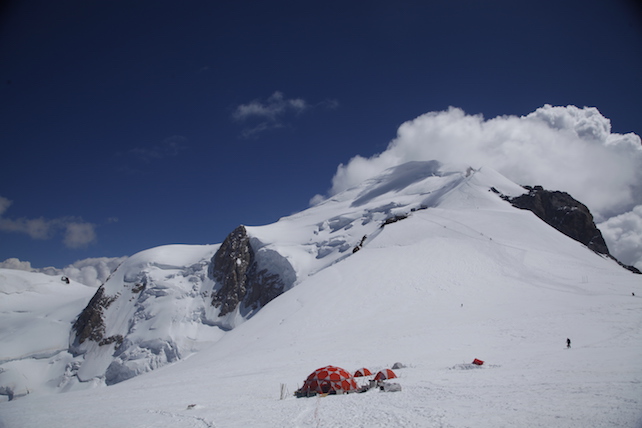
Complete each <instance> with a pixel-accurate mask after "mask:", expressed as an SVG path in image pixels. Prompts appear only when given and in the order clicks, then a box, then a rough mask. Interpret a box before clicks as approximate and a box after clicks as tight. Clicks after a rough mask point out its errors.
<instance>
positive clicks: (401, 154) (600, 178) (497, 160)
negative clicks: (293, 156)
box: [317, 105, 642, 268]
mask: <svg viewBox="0 0 642 428" xmlns="http://www.w3.org/2000/svg"><path fill="white" fill-rule="evenodd" d="M432 159H437V160H439V161H441V162H444V163H466V164H468V165H471V166H473V167H474V168H479V167H483V166H488V167H491V168H493V169H495V170H497V171H499V172H500V173H501V174H503V175H505V176H506V177H508V178H509V179H511V180H513V181H515V182H516V183H519V184H529V185H536V184H539V185H542V186H544V187H545V188H547V189H550V190H562V191H565V192H568V193H570V194H571V195H572V196H573V197H575V198H576V199H578V200H580V201H581V202H583V203H584V204H586V205H587V206H588V207H589V209H590V210H591V212H592V213H593V215H594V216H595V220H596V222H597V223H601V225H600V226H601V227H602V230H603V231H604V232H605V237H606V238H607V242H608V244H609V247H610V248H611V250H612V252H614V255H615V256H616V257H618V258H619V257H621V258H622V259H627V258H635V257H633V255H632V254H630V253H627V254H622V253H620V254H618V252H620V251H624V248H625V247H626V248H628V247H627V246H623V245H622V243H620V242H617V239H619V238H618V236H620V237H621V236H628V237H629V238H627V239H630V235H629V233H632V234H634V235H635V236H638V237H639V233H640V232H641V231H640V230H637V231H635V230H629V229H627V225H633V224H635V222H632V221H619V222H617V225H618V228H619V229H618V230H620V229H621V230H620V232H618V233H615V232H614V233H611V232H609V230H608V229H609V228H610V227H611V226H612V225H613V224H615V223H616V222H615V221H612V222H608V221H607V220H608V219H611V218H614V217H616V216H622V215H625V216H624V217H623V218H626V219H629V218H631V217H635V213H636V212H638V211H639V210H640V209H642V208H638V209H637V210H635V207H636V206H642V145H641V142H640V137H639V136H638V135H636V134H633V133H628V134H617V133H613V132H611V122H610V120H609V119H608V118H606V117H604V116H603V115H602V114H601V113H600V112H599V111H598V109H596V108H594V107H584V108H578V107H575V106H567V107H554V106H551V105H545V106H543V107H541V108H539V109H537V110H536V111H534V112H533V113H530V114H528V115H526V116H521V117H518V116H500V117H496V118H494V119H485V118H484V117H483V116H482V115H480V114H477V115H469V114H466V113H465V112H464V111H463V110H461V109H459V108H454V107H451V108H449V109H448V110H446V111H439V112H430V113H426V114H424V115H422V116H419V117H417V118H416V119H414V120H410V121H408V122H405V123H404V124H402V125H401V126H400V127H399V129H398V131H397V137H396V138H395V139H394V140H392V141H391V142H390V144H389V145H388V148H387V149H386V150H385V151H383V152H382V153H379V154H376V155H374V156H372V157H370V158H364V157H361V156H356V157H354V158H352V159H351V160H350V161H349V162H348V163H347V164H345V165H344V164H341V165H339V167H338V169H337V172H336V174H335V176H334V178H333V180H332V189H331V190H330V193H331V194H336V193H338V192H340V191H342V190H345V189H348V188H350V187H352V186H355V185H357V184H358V183H360V182H362V181H363V180H365V179H367V178H370V177H372V176H374V175H377V174H379V173H380V172H382V171H383V170H385V169H387V168H389V167H392V166H395V165H399V164H401V163H404V162H408V161H411V160H432ZM317 200H318V198H317ZM634 210H635V211H634ZM624 255H625V256H626V257H623V256H624ZM634 261H635V264H636V266H637V267H638V268H642V260H641V259H640V258H639V257H638V258H635V260H634Z"/></svg>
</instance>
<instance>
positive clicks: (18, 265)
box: [0, 257, 33, 272]
mask: <svg viewBox="0 0 642 428" xmlns="http://www.w3.org/2000/svg"><path fill="white" fill-rule="evenodd" d="M0 268H3V269H15V270H26V271H27V272H31V271H33V269H32V268H31V263H30V262H23V261H21V260H20V259H17V258H15V257H12V258H10V259H7V260H5V261H3V262H0Z"/></svg>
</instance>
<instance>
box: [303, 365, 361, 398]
mask: <svg viewBox="0 0 642 428" xmlns="http://www.w3.org/2000/svg"><path fill="white" fill-rule="evenodd" d="M357 389H358V387H357V383H356V382H355V381H354V378H353V377H352V375H351V374H350V373H349V372H347V371H346V370H344V369H342V368H341V367H335V366H326V367H321V368H320V369H316V370H315V371H313V372H312V373H311V374H310V376H308V378H307V379H306V380H305V382H304V383H303V386H302V387H301V389H300V390H299V391H297V392H298V393H300V394H301V395H314V394H337V393H339V394H341V393H344V392H354V391H357Z"/></svg>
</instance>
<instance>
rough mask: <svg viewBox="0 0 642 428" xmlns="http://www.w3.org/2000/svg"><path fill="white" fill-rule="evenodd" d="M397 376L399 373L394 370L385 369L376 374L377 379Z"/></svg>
mask: <svg viewBox="0 0 642 428" xmlns="http://www.w3.org/2000/svg"><path fill="white" fill-rule="evenodd" d="M396 377H397V375H396V374H395V372H393V371H392V370H390V369H383V370H381V371H380V372H378V373H377V375H376V376H375V380H386V379H394V378H396Z"/></svg>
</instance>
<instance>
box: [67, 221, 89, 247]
mask: <svg viewBox="0 0 642 428" xmlns="http://www.w3.org/2000/svg"><path fill="white" fill-rule="evenodd" d="M95 240H96V231H95V225H93V224H91V223H68V224H67V225H66V231H65V239H64V240H63V242H64V243H65V245H66V246H67V247H68V248H84V247H86V246H87V245H89V244H91V243H92V242H94V241H95Z"/></svg>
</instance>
